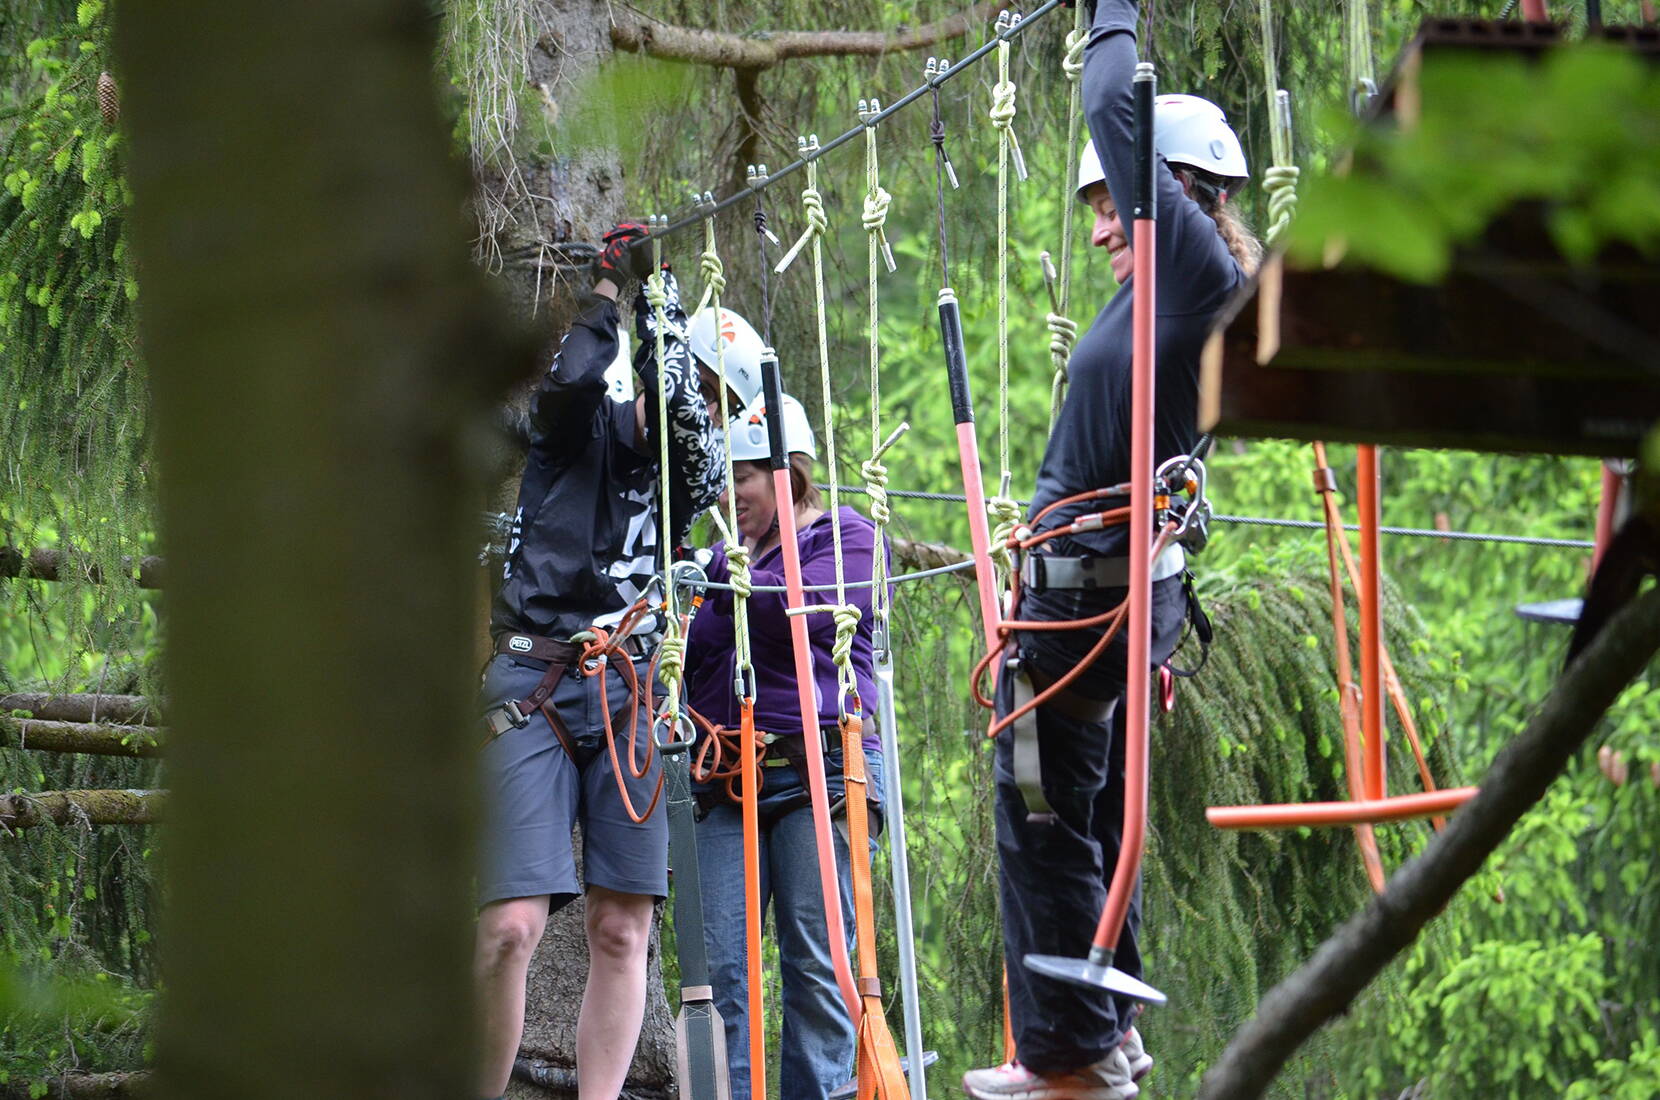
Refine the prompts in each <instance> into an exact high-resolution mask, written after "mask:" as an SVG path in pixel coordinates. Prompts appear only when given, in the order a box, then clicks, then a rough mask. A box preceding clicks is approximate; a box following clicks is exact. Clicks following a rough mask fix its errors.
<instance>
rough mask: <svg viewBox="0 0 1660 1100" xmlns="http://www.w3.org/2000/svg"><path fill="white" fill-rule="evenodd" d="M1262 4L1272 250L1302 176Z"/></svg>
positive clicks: (1266, 2) (1268, 14) (1267, 1)
mask: <svg viewBox="0 0 1660 1100" xmlns="http://www.w3.org/2000/svg"><path fill="white" fill-rule="evenodd" d="M1261 4H1262V12H1261V16H1262V73H1263V83H1264V87H1265V89H1266V91H1267V93H1268V130H1269V134H1270V137H1271V142H1272V150H1273V154H1274V163H1273V164H1272V165H1270V166H1269V168H1268V170H1267V171H1266V172H1264V173H1263V176H1262V187H1263V190H1265V191H1266V192H1267V193H1268V232H1267V234H1266V237H1267V240H1268V244H1269V246H1270V247H1272V246H1273V245H1275V244H1278V243H1279V240H1280V238H1281V237H1282V236H1284V235H1285V231H1286V230H1287V229H1289V228H1290V227H1291V219H1292V218H1293V217H1294V216H1295V215H1296V213H1297V177H1298V176H1299V175H1300V174H1301V172H1300V170H1299V169H1298V168H1297V167H1296V166H1295V165H1294V164H1292V163H1291V160H1292V151H1291V93H1290V92H1287V91H1286V90H1285V89H1284V88H1278V87H1277V86H1278V84H1279V72H1278V69H1277V66H1278V61H1277V60H1276V58H1275V50H1274V12H1273V6H1272V2H1271V0H1261ZM1351 18H1352V17H1351ZM1363 18H1364V16H1363ZM1351 57H1352V55H1351ZM1368 67H1369V66H1368Z"/></svg>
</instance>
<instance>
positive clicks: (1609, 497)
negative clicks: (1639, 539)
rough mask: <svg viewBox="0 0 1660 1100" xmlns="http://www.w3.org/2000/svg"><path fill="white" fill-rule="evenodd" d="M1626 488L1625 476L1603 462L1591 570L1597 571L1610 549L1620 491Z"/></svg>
mask: <svg viewBox="0 0 1660 1100" xmlns="http://www.w3.org/2000/svg"><path fill="white" fill-rule="evenodd" d="M1624 488H1625V478H1623V477H1621V476H1620V475H1619V473H1618V472H1616V471H1615V470H1614V468H1613V467H1611V466H1610V465H1608V463H1606V462H1604V463H1603V464H1602V499H1601V500H1599V501H1597V534H1596V548H1595V549H1594V550H1592V551H1591V572H1592V573H1595V572H1596V571H1597V566H1599V565H1601V564H1602V552H1603V551H1604V550H1606V549H1608V540H1609V539H1611V538H1613V537H1614V517H1615V516H1616V515H1617V514H1618V513H1619V508H1620V493H1621V492H1622V491H1623V490H1624Z"/></svg>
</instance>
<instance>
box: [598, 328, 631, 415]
mask: <svg viewBox="0 0 1660 1100" xmlns="http://www.w3.org/2000/svg"><path fill="white" fill-rule="evenodd" d="M605 394H606V396H607V397H609V398H610V399H611V400H613V401H616V402H618V403H619V404H623V405H626V404H628V403H629V402H630V401H632V400H634V361H633V358H632V356H630V355H629V353H628V333H626V332H618V333H617V357H616V358H615V359H613V360H611V365H610V366H608V367H606V368H605Z"/></svg>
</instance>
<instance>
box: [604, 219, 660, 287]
mask: <svg viewBox="0 0 1660 1100" xmlns="http://www.w3.org/2000/svg"><path fill="white" fill-rule="evenodd" d="M647 232H648V231H647V229H646V226H645V223H643V222H618V223H617V224H616V225H615V226H613V227H612V228H611V231H610V232H609V233H607V234H606V235H605V236H604V238H603V240H604V242H605V243H604V247H603V248H602V249H601V250H600V254H599V259H598V260H597V261H596V265H597V270H596V272H595V277H596V278H598V279H610V280H611V281H612V282H614V283H616V284H617V285H618V286H621V285H623V284H624V283H626V282H628V281H629V280H630V279H639V280H641V281H644V280H645V279H647V278H649V277H650V275H651V246H650V244H648V243H646V236H647Z"/></svg>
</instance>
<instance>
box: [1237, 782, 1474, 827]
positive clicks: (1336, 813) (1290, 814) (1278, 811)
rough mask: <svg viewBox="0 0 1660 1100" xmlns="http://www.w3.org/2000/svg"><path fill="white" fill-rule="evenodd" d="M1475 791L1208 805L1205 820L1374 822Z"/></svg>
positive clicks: (1427, 812)
mask: <svg viewBox="0 0 1660 1100" xmlns="http://www.w3.org/2000/svg"><path fill="white" fill-rule="evenodd" d="M1475 793H1476V788H1475V787H1449V788H1447V789H1446V790H1440V791H1427V792H1425V793H1423V794H1398V795H1395V796H1394V797H1393V798H1379V799H1363V800H1361V801H1358V802H1299V803H1292V804H1289V805H1283V806H1212V807H1211V808H1210V809H1208V810H1206V811H1205V820H1206V821H1208V822H1210V823H1211V824H1212V825H1214V826H1216V827H1217V828H1218V829H1295V828H1300V827H1302V826H1305V825H1377V824H1380V823H1382V822H1385V821H1407V820H1410V819H1412V818H1415V817H1433V816H1434V815H1436V814H1440V813H1446V812H1447V811H1448V810H1453V809H1457V808H1458V807H1459V806H1462V805H1463V804H1464V803H1465V802H1468V801H1469V800H1470V798H1471V797H1472V796H1474V794H1475Z"/></svg>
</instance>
